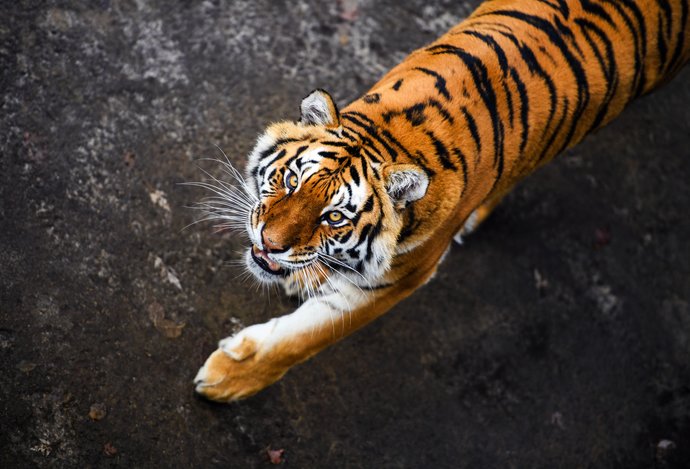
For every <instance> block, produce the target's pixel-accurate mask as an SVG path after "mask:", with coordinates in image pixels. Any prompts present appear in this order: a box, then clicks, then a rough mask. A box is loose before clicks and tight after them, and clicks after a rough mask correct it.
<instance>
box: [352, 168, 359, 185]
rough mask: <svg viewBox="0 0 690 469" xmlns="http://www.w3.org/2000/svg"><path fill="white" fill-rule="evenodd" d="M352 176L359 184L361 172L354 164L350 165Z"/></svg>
mask: <svg viewBox="0 0 690 469" xmlns="http://www.w3.org/2000/svg"><path fill="white" fill-rule="evenodd" d="M350 176H351V177H352V181H353V182H354V183H355V184H356V185H358V186H359V173H358V172H357V169H356V168H355V167H354V166H350Z"/></svg>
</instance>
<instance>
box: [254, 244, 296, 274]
mask: <svg viewBox="0 0 690 469" xmlns="http://www.w3.org/2000/svg"><path fill="white" fill-rule="evenodd" d="M251 253H252V260H253V261H254V262H256V265H258V266H259V267H261V268H262V269H263V270H264V271H266V272H268V273H269V274H271V275H280V276H285V275H287V274H288V271H287V269H284V268H283V267H282V266H281V265H280V264H278V263H277V262H275V261H273V260H271V259H270V258H269V257H268V253H267V252H266V251H263V250H261V249H259V248H258V246H257V245H256V244H255V245H253V246H252V249H251Z"/></svg>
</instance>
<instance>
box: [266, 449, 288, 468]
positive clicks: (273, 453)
mask: <svg viewBox="0 0 690 469" xmlns="http://www.w3.org/2000/svg"><path fill="white" fill-rule="evenodd" d="M284 452H285V450H284V449H282V448H281V449H271V448H266V454H267V455H268V460H269V461H271V464H282V462H283V453H284Z"/></svg>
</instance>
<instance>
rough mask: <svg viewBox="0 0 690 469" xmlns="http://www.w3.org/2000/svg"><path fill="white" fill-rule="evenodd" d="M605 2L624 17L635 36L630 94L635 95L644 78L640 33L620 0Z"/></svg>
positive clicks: (607, 0) (605, 0) (604, 0)
mask: <svg viewBox="0 0 690 469" xmlns="http://www.w3.org/2000/svg"><path fill="white" fill-rule="evenodd" d="M602 1H603V2H605V3H606V4H607V5H610V6H611V7H612V8H614V9H615V10H616V11H617V12H618V14H619V15H621V17H622V18H623V22H624V23H625V25H626V26H627V28H628V30H629V31H630V34H631V35H632V37H633V42H634V45H633V46H634V49H633V51H634V56H635V59H634V60H635V62H634V64H633V68H634V73H635V75H634V77H633V80H632V84H631V91H630V94H632V95H635V94H639V93H638V92H637V91H636V90H637V89H638V86H639V84H640V80H641V79H642V78H643V76H642V73H643V70H642V52H641V50H640V36H639V35H638V31H637V30H636V29H635V26H634V25H633V22H632V19H631V18H630V16H629V15H628V13H627V12H626V11H625V10H624V9H623V8H622V7H621V5H620V3H619V0H602ZM627 98H629V96H626V99H627Z"/></svg>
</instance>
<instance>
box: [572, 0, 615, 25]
mask: <svg viewBox="0 0 690 469" xmlns="http://www.w3.org/2000/svg"><path fill="white" fill-rule="evenodd" d="M580 5H582V9H583V10H584V11H585V12H587V13H589V14H590V15H592V16H596V17H597V18H599V19H601V20H603V21H605V22H606V23H608V24H609V26H611V27H612V28H613V29H614V31H615V30H618V28H617V27H616V23H615V22H614V21H613V19H612V18H611V15H609V13H608V12H607V11H606V10H605V9H604V8H603V7H602V6H601V5H599V4H597V3H592V1H591V0H580Z"/></svg>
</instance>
